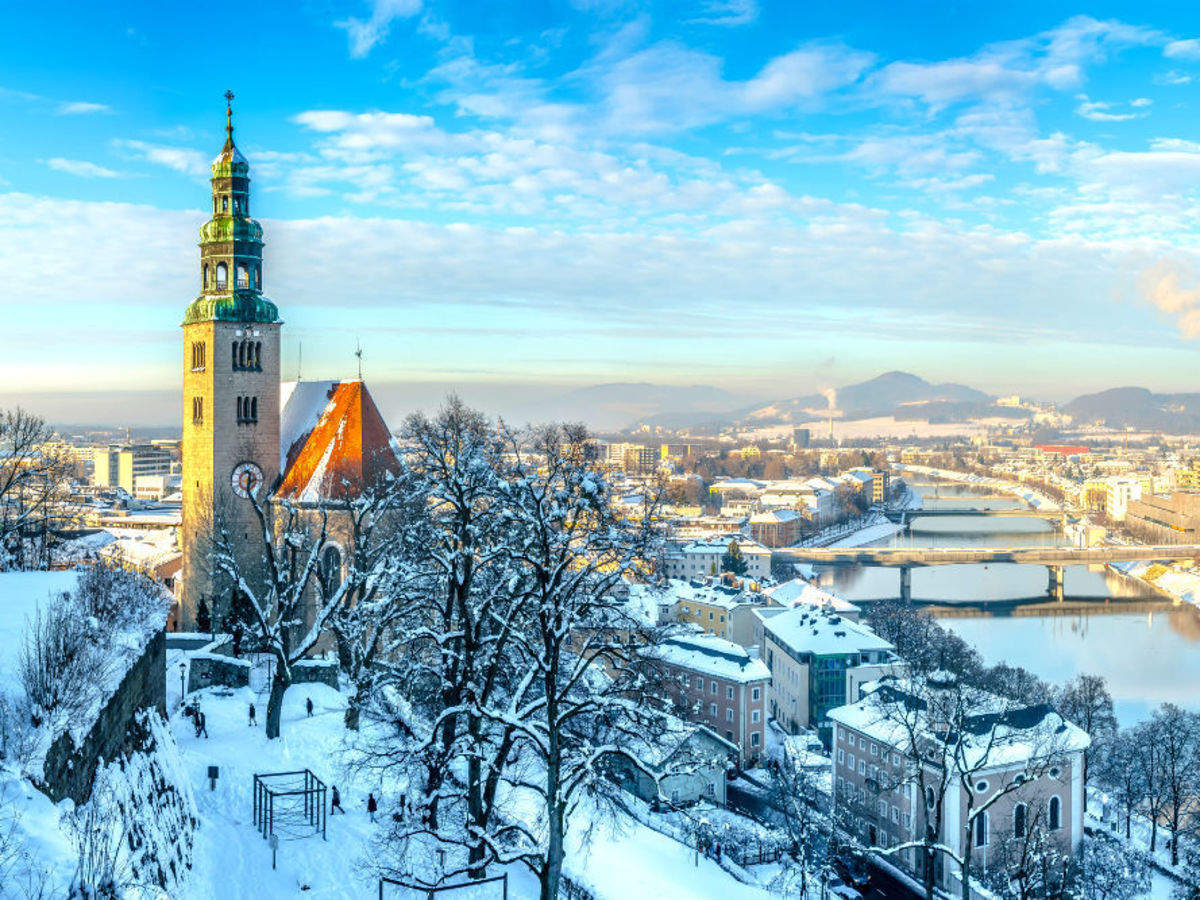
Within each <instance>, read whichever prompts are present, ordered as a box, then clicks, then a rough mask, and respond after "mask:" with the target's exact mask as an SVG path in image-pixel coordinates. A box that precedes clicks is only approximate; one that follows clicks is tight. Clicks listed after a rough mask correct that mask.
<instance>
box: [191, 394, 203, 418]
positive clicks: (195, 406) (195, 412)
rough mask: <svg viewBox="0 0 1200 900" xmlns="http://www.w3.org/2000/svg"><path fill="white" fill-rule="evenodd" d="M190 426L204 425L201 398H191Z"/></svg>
mask: <svg viewBox="0 0 1200 900" xmlns="http://www.w3.org/2000/svg"><path fill="white" fill-rule="evenodd" d="M192 424H193V425H203V424H204V398H203V397H193V398H192Z"/></svg>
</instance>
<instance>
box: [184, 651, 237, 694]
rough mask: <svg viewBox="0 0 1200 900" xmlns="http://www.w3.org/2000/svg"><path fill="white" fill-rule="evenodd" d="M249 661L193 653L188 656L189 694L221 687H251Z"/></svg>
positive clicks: (222, 655)
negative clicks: (216, 686) (202, 689)
mask: <svg viewBox="0 0 1200 900" xmlns="http://www.w3.org/2000/svg"><path fill="white" fill-rule="evenodd" d="M251 668H253V666H252V664H251V663H250V661H249V660H248V659H236V658H234V657H232V656H225V655H224V654H221V653H192V654H190V655H189V656H188V682H187V689H188V693H189V694H190V693H192V692H193V691H198V690H200V689H201V688H207V687H213V686H214V685H220V686H222V687H230V688H241V687H249V685H250V669H251Z"/></svg>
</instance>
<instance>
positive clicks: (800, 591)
mask: <svg viewBox="0 0 1200 900" xmlns="http://www.w3.org/2000/svg"><path fill="white" fill-rule="evenodd" d="M762 593H763V596H764V597H766V598H767V599H768V600H770V603H771V605H776V606H783V607H797V608H799V607H804V608H807V609H811V610H818V609H831V610H833V611H834V612H835V613H837V614H838V615H839V616H842V617H843V618H846V619H849V620H850V621H851V622H857V621H859V619H861V618H862V609H861V607H858V606H856V605H855V604H853V603H851V602H850V601H849V600H847V599H846V598H845V597H839V596H838V595H837V594H831V593H830V592H829V591H826V590H822V589H821V588H820V587H818V586H817V585H815V584H812V583H811V582H808V581H805V580H804V579H803V578H793V579H792V580H791V581H785V582H783V583H782V584H776V585H772V586H771V587H766V588H763V591H762Z"/></svg>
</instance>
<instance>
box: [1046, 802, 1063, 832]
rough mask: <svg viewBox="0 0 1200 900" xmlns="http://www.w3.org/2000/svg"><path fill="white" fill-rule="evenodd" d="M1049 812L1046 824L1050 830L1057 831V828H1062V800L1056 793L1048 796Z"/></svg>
mask: <svg viewBox="0 0 1200 900" xmlns="http://www.w3.org/2000/svg"><path fill="white" fill-rule="evenodd" d="M1049 813H1050V815H1049V822H1048V824H1049V826H1050V830H1051V831H1058V829H1060V828H1062V800H1060V799H1059V797H1058V795H1057V794H1056V795H1055V796H1053V797H1051V798H1050V809H1049Z"/></svg>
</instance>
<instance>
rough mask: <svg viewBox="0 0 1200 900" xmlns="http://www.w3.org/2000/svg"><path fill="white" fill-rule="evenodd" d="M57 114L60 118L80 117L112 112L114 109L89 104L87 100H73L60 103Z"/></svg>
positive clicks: (102, 105) (104, 105) (101, 104)
mask: <svg viewBox="0 0 1200 900" xmlns="http://www.w3.org/2000/svg"><path fill="white" fill-rule="evenodd" d="M55 112H57V113H58V114H59V115H60V116H80V115H89V114H91V113H105V112H112V107H111V106H109V105H108V104H106V103H89V102H87V101H85V100H73V101H69V102H65V103H60V104H59V105H58V108H57V109H56V110H55Z"/></svg>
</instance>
